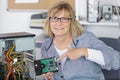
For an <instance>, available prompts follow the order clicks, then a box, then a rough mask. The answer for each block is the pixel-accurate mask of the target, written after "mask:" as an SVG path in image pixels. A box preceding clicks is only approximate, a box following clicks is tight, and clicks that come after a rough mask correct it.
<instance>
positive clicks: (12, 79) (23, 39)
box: [0, 32, 35, 80]
mask: <svg viewBox="0 0 120 80" xmlns="http://www.w3.org/2000/svg"><path fill="white" fill-rule="evenodd" d="M34 36H35V34H31V33H27V32H15V33H4V34H0V80H33V79H35V75H33V74H34V72H33V71H32V70H34V66H33V62H34V59H35V40H34ZM28 45H29V46H28ZM28 66H30V67H28ZM31 66H33V67H31ZM31 73H32V75H30V74H31Z"/></svg>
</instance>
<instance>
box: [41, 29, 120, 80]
mask: <svg viewBox="0 0 120 80" xmlns="http://www.w3.org/2000/svg"><path fill="white" fill-rule="evenodd" d="M52 42H53V39H52V38H48V39H47V40H46V41H44V43H43V44H42V46H41V55H42V58H48V57H59V55H58V53H57V51H56V49H55V48H54V46H53V43H52ZM70 47H71V48H80V47H84V48H90V49H95V50H100V51H101V52H102V53H103V57H104V60H105V65H104V66H103V65H99V64H97V63H95V62H92V61H89V60H87V59H85V58H84V57H80V58H79V59H77V60H75V61H71V60H69V59H68V58H67V60H66V62H65V64H64V66H63V72H62V70H61V64H60V62H58V67H59V71H58V72H55V73H54V74H53V80H104V75H103V73H102V71H101V69H102V68H104V69H108V70H111V69H118V68H119V67H120V53H119V52H118V51H115V50H114V49H113V48H111V47H109V46H107V45H106V44H105V43H103V42H102V41H101V40H99V39H98V38H97V37H96V36H95V35H94V34H93V33H91V32H87V31H84V32H83V33H82V35H80V36H78V37H75V38H73V41H72V43H71V46H70Z"/></svg>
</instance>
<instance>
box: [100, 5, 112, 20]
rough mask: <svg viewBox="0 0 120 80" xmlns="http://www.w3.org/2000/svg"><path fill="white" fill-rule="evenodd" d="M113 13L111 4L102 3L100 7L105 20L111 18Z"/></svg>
mask: <svg viewBox="0 0 120 80" xmlns="http://www.w3.org/2000/svg"><path fill="white" fill-rule="evenodd" d="M112 14H113V9H112V5H104V6H103V7H102V16H103V19H105V20H111V19H112Z"/></svg>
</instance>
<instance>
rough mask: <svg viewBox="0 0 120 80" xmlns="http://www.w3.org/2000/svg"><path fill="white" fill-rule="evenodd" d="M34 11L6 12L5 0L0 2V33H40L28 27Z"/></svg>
mask: <svg viewBox="0 0 120 80" xmlns="http://www.w3.org/2000/svg"><path fill="white" fill-rule="evenodd" d="M36 13H39V12H34V11H7V0H0V33H8V32H21V31H26V32H31V33H34V34H36V35H38V34H40V33H41V32H42V31H41V30H40V29H31V28H30V27H29V23H30V17H31V15H32V14H36Z"/></svg>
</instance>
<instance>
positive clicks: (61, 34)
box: [41, 2, 120, 80]
mask: <svg viewBox="0 0 120 80" xmlns="http://www.w3.org/2000/svg"><path fill="white" fill-rule="evenodd" d="M44 31H45V32H46V34H47V35H48V36H49V37H50V38H48V39H47V40H46V41H44V43H43V44H42V47H41V54H42V58H48V57H57V63H58V67H59V71H58V72H55V73H52V72H48V73H46V74H43V75H42V77H43V79H44V78H45V79H46V80H104V75H103V73H102V71H101V68H104V69H108V70H110V69H118V68H119V67H120V62H119V61H120V53H119V52H117V51H115V50H113V49H112V48H111V47H108V46H107V45H105V44H104V43H103V42H102V41H100V40H99V39H98V38H97V37H96V36H95V35H94V34H93V33H91V32H87V31H85V30H84V29H83V28H82V26H81V25H80V24H79V22H78V21H77V20H76V19H75V14H74V11H73V9H72V8H71V6H70V5H69V4H68V3H66V2H58V3H56V4H55V5H54V6H53V7H52V8H51V9H50V10H49V11H48V17H47V19H46V22H45V26H44ZM113 53H114V54H113Z"/></svg>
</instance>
